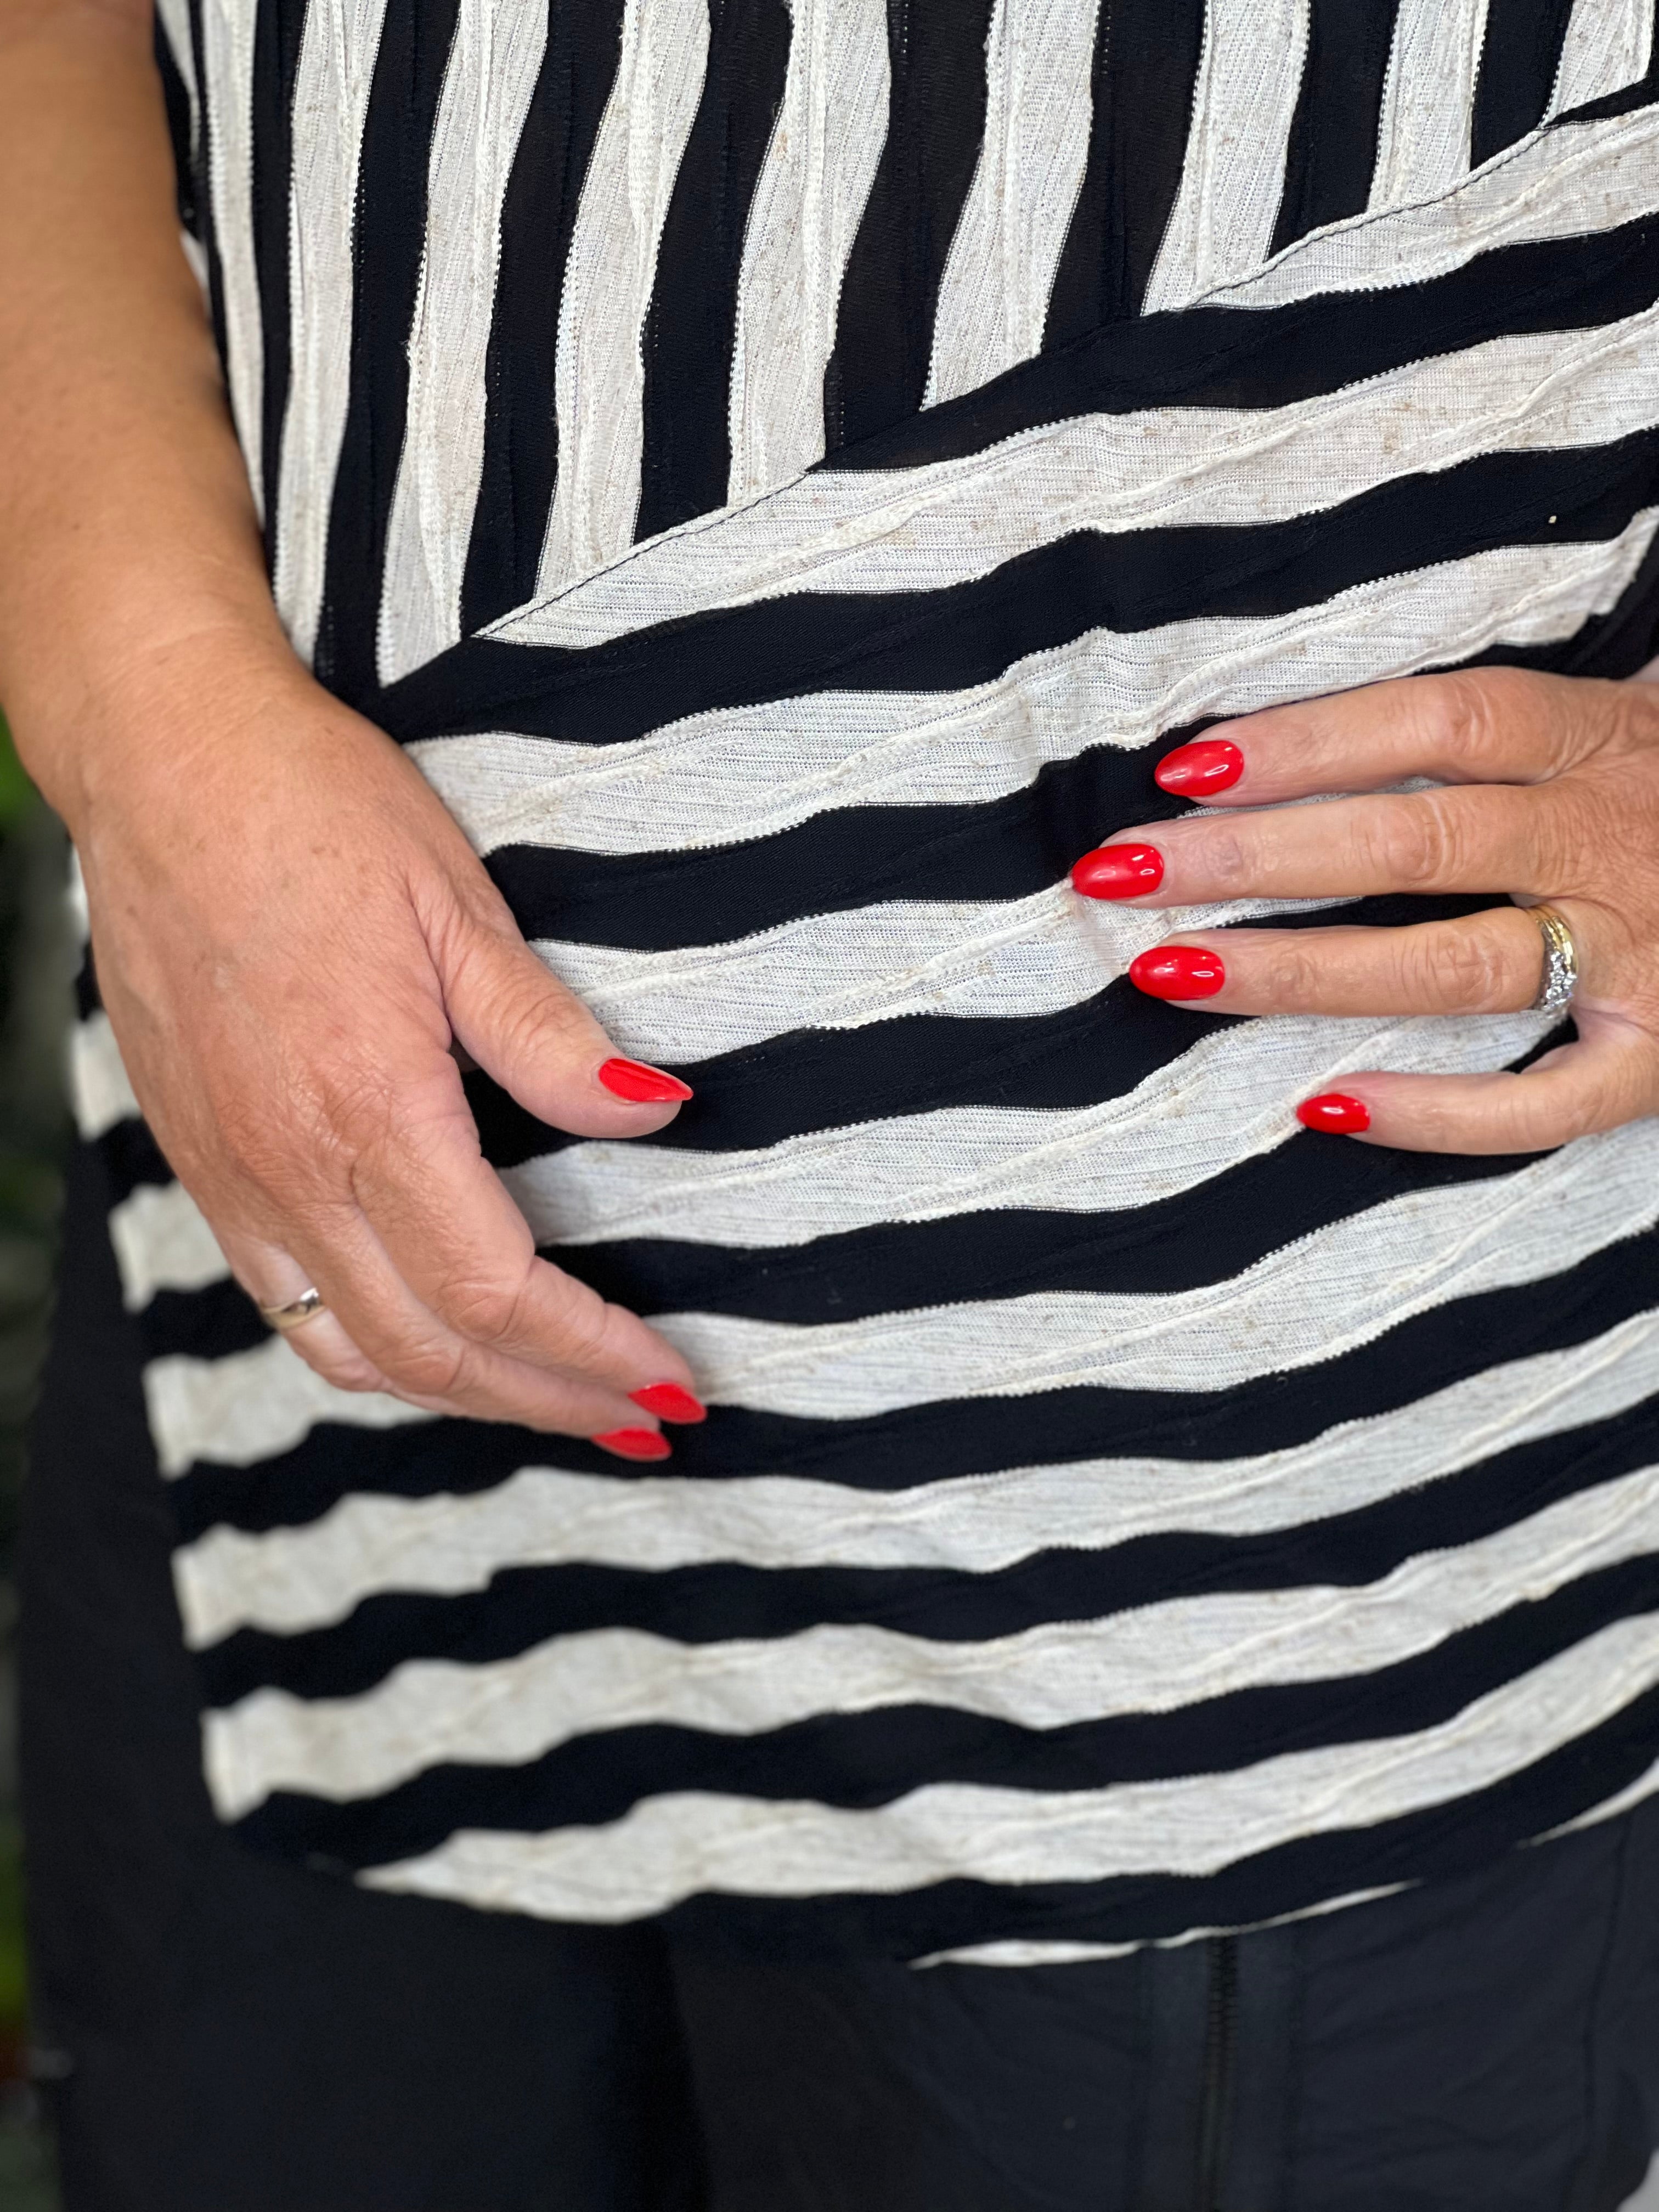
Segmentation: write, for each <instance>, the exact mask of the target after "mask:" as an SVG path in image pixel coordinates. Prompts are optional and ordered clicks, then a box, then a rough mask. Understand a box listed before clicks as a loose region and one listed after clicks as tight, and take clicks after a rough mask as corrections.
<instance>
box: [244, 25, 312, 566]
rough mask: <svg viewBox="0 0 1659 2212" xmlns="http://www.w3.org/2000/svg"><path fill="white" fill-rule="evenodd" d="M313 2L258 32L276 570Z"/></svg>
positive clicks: (266, 469)
mask: <svg viewBox="0 0 1659 2212" xmlns="http://www.w3.org/2000/svg"><path fill="white" fill-rule="evenodd" d="M305 18H306V0H266V4H265V5H264V7H262V8H260V9H258V14H257V17H256V20H255V24H254V34H253V94H252V107H253V131H252V137H253V186H252V240H253V258H254V264H255V266H256V268H257V270H258V284H259V299H260V356H261V359H262V362H263V364H264V374H263V377H262V383H263V386H264V389H263V395H262V400H261V412H262V414H263V416H264V422H263V424H262V426H261V435H260V441H259V443H260V458H261V463H262V473H263V476H264V513H265V560H266V562H267V565H268V566H270V568H273V569H274V568H275V566H276V516H277V506H278V489H277V488H278V483H279V481H280V476H281V455H282V449H283V420H284V418H285V417H286V416H287V413H288V394H289V259H290V252H289V249H290V244H291V240H290V235H289V210H290V207H291V205H292V202H293V174H294V164H293V141H294V96H295V87H296V85H297V82H298V79H299V70H300V50H301V45H302V43H303V40H304V33H305Z"/></svg>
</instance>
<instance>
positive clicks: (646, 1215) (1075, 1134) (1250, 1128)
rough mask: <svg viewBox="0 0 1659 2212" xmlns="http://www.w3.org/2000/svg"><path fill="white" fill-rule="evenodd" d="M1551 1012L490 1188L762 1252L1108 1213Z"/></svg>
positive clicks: (1506, 1055) (581, 1231)
mask: <svg viewBox="0 0 1659 2212" xmlns="http://www.w3.org/2000/svg"><path fill="white" fill-rule="evenodd" d="M1552 1025H1553V1017H1552V1016H1550V1015H1548V1014H1534V1013H1522V1014H1512V1015H1501V1016H1494V1017H1487V1018H1478V1019H1472V1020H1466V1021H1447V1020H1445V1019H1444V1018H1442V1017H1438V1016H1433V1015H1431V1016H1427V1017H1424V1018H1419V1019H1416V1020H1401V1021H1392V1022H1379V1021H1375V1020H1366V1021H1360V1020H1355V1021H1339V1020H1334V1019H1333V1018H1330V1017H1328V1016H1325V1017H1321V1016H1318V1015H1312V1016H1306V1017H1303V1018H1284V1019H1279V1020H1275V1021H1274V1022H1273V1024H1272V1025H1271V1027H1270V1028H1269V1029H1267V1030H1264V1029H1263V1028H1262V1027H1261V1024H1251V1025H1249V1026H1248V1027H1245V1028H1241V1029H1231V1030H1222V1031H1220V1032H1219V1033H1218V1034H1216V1035H1212V1036H1208V1037H1206V1038H1204V1039H1203V1040H1202V1041H1201V1042H1199V1043H1198V1044H1196V1045H1194V1047H1193V1048H1191V1050H1189V1051H1188V1052H1186V1053H1183V1054H1182V1055H1181V1056H1180V1058H1178V1059H1177V1060H1173V1061H1171V1062H1170V1064H1169V1065H1168V1066H1164V1067H1161V1068H1159V1069H1158V1070H1157V1071H1156V1072H1155V1073H1153V1074H1152V1075H1149V1076H1148V1077H1147V1078H1146V1080H1145V1081H1144V1082H1142V1083H1140V1084H1139V1085H1137V1086H1136V1087H1135V1089H1133V1091H1127V1092H1126V1093H1125V1094H1124V1095H1123V1096H1122V1097H1118V1098H1108V1099H1105V1100H1103V1101H1102V1102H1101V1103H1099V1104H1097V1105H1092V1106H1085V1107H1079V1108H1076V1109H1072V1110H1070V1111H1060V1110H1058V1109H1051V1108H1030V1109H1018V1108H1010V1107H998V1106H964V1107H945V1108H941V1109H939V1110H937V1111H935V1112H933V1113H931V1114H909V1115H902V1116H900V1117H897V1118H895V1119H893V1120H891V1121H860V1122H854V1123H852V1124H849V1125H847V1126H845V1127H840V1128H835V1129H815V1130H812V1131H811V1132H810V1133H807V1134H805V1135H804V1136H799V1137H790V1138H786V1139H784V1140H783V1141H782V1142H781V1143H780V1144H776V1145H771V1146H765V1147H763V1148H758V1149H757V1150H754V1151H751V1152H687V1151H682V1150H680V1149H679V1148H678V1147H672V1148H671V1147H668V1146H657V1145H652V1144H651V1143H649V1142H648V1141H647V1142H641V1143H638V1144H633V1145H627V1144H614V1143H603V1142H594V1143H590V1144H580V1145H572V1146H568V1147H567V1148H565V1149H564V1150H562V1151H561V1152H548V1153H544V1154H543V1155H542V1156H541V1158H538V1159H533V1160H529V1161H526V1162H525V1163H524V1164H522V1165H520V1166H519V1167H514V1168H508V1169H507V1170H505V1171H504V1173H503V1175H502V1177H501V1180H502V1181H503V1182H505V1183H506V1185H507V1189H508V1190H509V1191H510V1192H511V1193H512V1194H513V1199H514V1200H515V1201H516V1202H517V1204H518V1206H519V1209H520V1212H522V1213H523V1214H524V1216H525V1218H526V1220H527V1221H528V1222H529V1224H530V1225H531V1227H532V1229H533V1230H534V1231H535V1232H536V1238H537V1242H538V1243H544V1244H551V1243H558V1244H570V1245H578V1244H591V1243H600V1242H605V1243H614V1242H616V1241H617V1240H619V1239H621V1238H623V1237H645V1238H661V1237H672V1238H679V1239H682V1240H684V1241H685V1242H688V1243H698V1244H722V1245H726V1246H732V1247H736V1248H739V1249H750V1250H759V1249H778V1248H781V1247H787V1246H790V1245H799V1244H805V1243H808V1242H809V1241H810V1240H811V1239H812V1238H814V1237H840V1236H846V1235H848V1234H850V1233H851V1232H852V1231H855V1230H860V1229H872V1228H876V1227H878V1226H880V1225H884V1224H886V1223H889V1222H923V1221H939V1220H942V1219H945V1218H947V1217H950V1216H959V1215H962V1214H965V1213H972V1212H984V1211H987V1210H990V1209H994V1208H1001V1207H1009V1206H1015V1207H1036V1208H1038V1209H1040V1210H1043V1211H1048V1212H1055V1213H1061V1214H1073V1215H1075V1214H1084V1213H1105V1212H1121V1211H1122V1210H1124V1209H1126V1208H1130V1207H1138V1206H1153V1205H1156V1204H1157V1203H1158V1201H1159V1200H1163V1199H1166V1198H1171V1197H1174V1196H1176V1194H1179V1193H1181V1192H1183V1191H1190V1190H1192V1189H1194V1188H1196V1187H1197V1186H1198V1185H1199V1184H1200V1183H1204V1182H1210V1181H1211V1180H1212V1178H1213V1177H1215V1176H1220V1175H1225V1174H1226V1173H1227V1172H1228V1171H1229V1170H1231V1169H1232V1168H1235V1167H1237V1166H1238V1165H1240V1164H1242V1163H1243V1161H1245V1160H1248V1159H1251V1158H1259V1157H1261V1155H1262V1154H1264V1153H1267V1152H1273V1151H1274V1150H1276V1149H1277V1147H1278V1146H1280V1145H1282V1144H1284V1143H1285V1140H1286V1139H1287V1138H1290V1137H1291V1136H1294V1135H1295V1133H1296V1122H1295V1121H1294V1119H1293V1111H1294V1109H1295V1106H1296V1104H1297V1101H1298V1100H1300V1099H1303V1098H1307V1097H1312V1096H1314V1095H1315V1094H1316V1092H1318V1091H1326V1090H1333V1089H1336V1088H1339V1087H1340V1085H1341V1084H1342V1083H1343V1082H1344V1080H1345V1079H1347V1078H1349V1077H1351V1076H1352V1073H1353V1072H1354V1071H1355V1070H1356V1069H1358V1068H1398V1069H1400V1070H1401V1071H1405V1072H1409V1073H1417V1074H1435V1075H1440V1074H1446V1075H1464V1074H1480V1073H1489V1072H1492V1071H1493V1070H1496V1069H1498V1068H1501V1067H1504V1066H1507V1065H1508V1064H1509V1063H1510V1061H1511V1060H1517V1059H1519V1058H1520V1057H1521V1055H1522V1054H1523V1053H1525V1052H1528V1051H1529V1050H1530V1049H1531V1048H1532V1047H1533V1046H1534V1044H1536V1043H1537V1042H1539V1041H1540V1040H1541V1038H1542V1037H1543V1036H1545V1035H1546V1034H1547V1032H1548V1030H1550V1028H1551V1027H1552Z"/></svg>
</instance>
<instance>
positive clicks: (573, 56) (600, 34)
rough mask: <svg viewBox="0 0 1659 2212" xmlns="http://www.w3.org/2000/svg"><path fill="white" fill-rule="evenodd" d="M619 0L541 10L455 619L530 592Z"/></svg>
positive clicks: (481, 617) (494, 611)
mask: <svg viewBox="0 0 1659 2212" xmlns="http://www.w3.org/2000/svg"><path fill="white" fill-rule="evenodd" d="M622 16H623V10H622V0H562V4H561V5H560V6H558V7H550V9H549V11H548V27H547V51H546V53H545V55H544V58H543V61H542V70H541V75H540V76H539V77H538V80H537V83H536V89H535V92H534V94H532V98H531V102H530V107H529V111H528V113H527V114H526V118H525V126H524V131H523V135H522V136H521V137H520V141H519V149H518V153H517V155H516V157H515V159H514V161H513V175H512V178H511V179H510V181H509V183H508V185H507V193H506V197H505V198H504V200H503V202H502V207H501V264H500V270H499V274H498V276H497V279H496V285H495V322H494V324H493V325H492V327H491V330H490V333H489V353H488V356H487V358H486V362H485V370H484V381H485V390H486V393H487V395H488V396H487V399H486V403H485V415H484V444H483V474H482V477H481V479H480V483H479V488H478V501H477V507H476V508H475V510H474V513H473V523H472V534H471V540H470V542H469V544H468V546H467V556H466V569H465V576H464V578H463V580H462V584H461V628H462V629H463V630H473V629H480V628H481V627H482V626H483V624H484V623H489V622H493V621H494V620H495V617H497V616H498V615H503V614H505V613H506V612H507V609H508V608H509V607H516V606H519V605H521V604H522V603H523V602H524V601H525V600H526V599H530V598H532V596H533V595H534V592H535V589H536V572H537V570H538V568H539V566H540V564H541V557H542V544H543V541H544V538H546V535H547V519H548V516H549V514H550V513H551V512H552V507H553V494H554V489H555V486H556V481H557V477H558V465H559V428H558V422H557V419H556V416H555V414H554V390H555V385H556V366H557V354H558V340H559V302H560V300H561V297H562V294H563V291H564V277H565V268H566V264H567V263H568V259H569V257H570V240H571V237H572V235H573V234H574V230H575V227H576V210H577V206H578V204H579V202H580V195H581V187H582V179H583V178H584V177H585V176H586V173H587V165H588V163H589V161H591V160H592V154H593V142H594V140H595V139H596V138H597V137H598V136H599V121H600V118H601V117H602V116H603V115H604V112H605V102H606V100H608V99H609V98H610V96H611V86H612V84H613V83H614V82H615V81H616V75H617V63H618V61H619V59H620V58H621V54H622Z"/></svg>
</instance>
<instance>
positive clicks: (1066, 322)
mask: <svg viewBox="0 0 1659 2212" xmlns="http://www.w3.org/2000/svg"><path fill="white" fill-rule="evenodd" d="M1203 41H1204V8H1203V4H1202V0H1101V6H1100V19H1099V25H1098V27H1097V31H1096V33H1095V65H1094V114H1093V119H1092V121H1091V125H1090V131H1089V158H1088V162H1087V165H1086V167H1085V170H1084V175H1083V185H1082V189H1081V191H1079V194H1078V203H1077V206H1076V207H1075V208H1074V209H1073V213H1072V222H1071V228H1069V230H1068V231H1067V232H1066V244H1065V247H1064V249H1063V250H1062V252H1061V254H1060V265H1059V267H1058V268H1057V270H1055V272H1054V289H1053V290H1052V291H1051V292H1050V294H1049V295H1048V320H1047V323H1046V325H1045V327H1044V330H1043V339H1042V342H1043V345H1044V348H1045V349H1047V350H1050V351H1052V350H1053V349H1056V348H1058V347H1062V346H1069V345H1070V344H1072V343H1073V341H1074V340H1076V339H1078V338H1080V337H1085V336H1086V335H1087V334H1088V333H1089V332H1090V331H1098V330H1099V329H1100V328H1101V326H1102V325H1103V324H1109V323H1115V322H1117V321H1119V320H1121V319H1122V318H1123V317H1125V316H1135V315H1139V313H1140V309H1141V303H1142V301H1144V300H1145V298H1146V286H1147V283H1148V282H1149V281H1150V279H1151V277H1152V267H1153V264H1154V263H1155V262H1156V261H1157V259H1158V247H1159V246H1161V245H1162V244H1163V242H1164V231H1165V229H1166V228H1168V225H1169V221H1170V212H1171V210H1173V208H1174V206H1175V204H1176V197H1177V195H1178V194H1179V192H1180V190H1181V174H1182V165H1183V162H1184V160H1185V155H1186V151H1187V137H1188V131H1189V130H1190V128H1191V125H1192V114H1193V87H1194V82H1196V79H1197V76H1198V61H1199V55H1200V51H1201V50H1202V46H1203Z"/></svg>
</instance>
